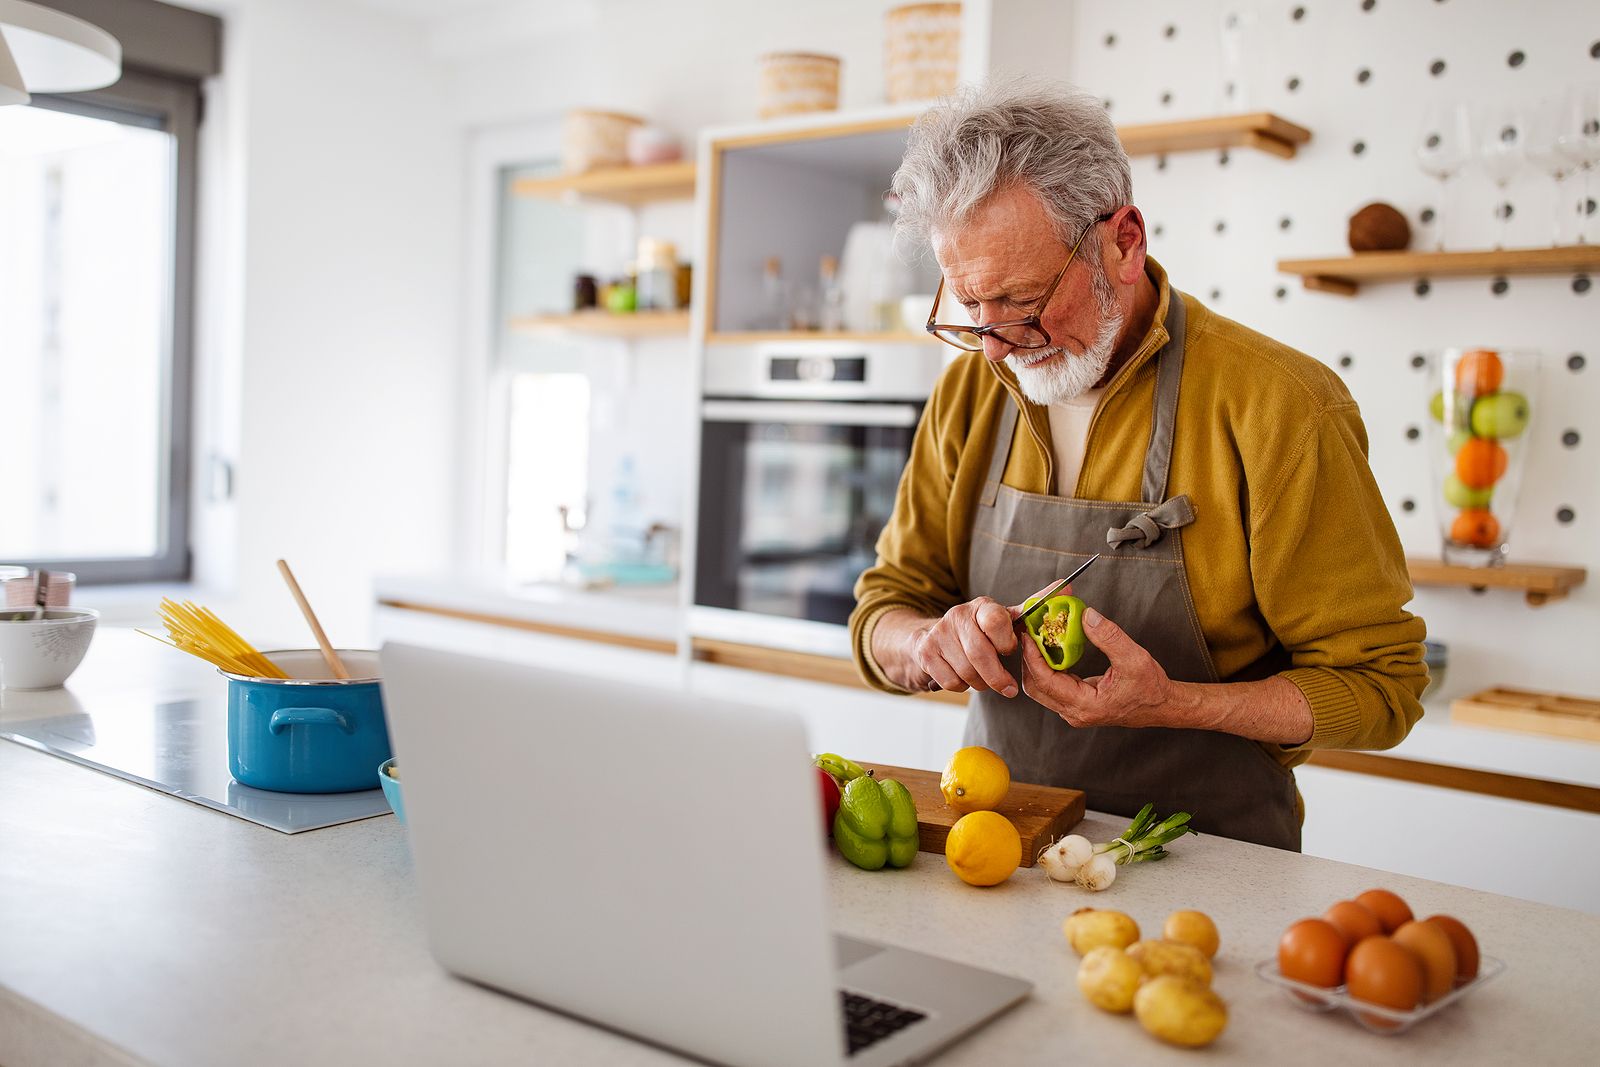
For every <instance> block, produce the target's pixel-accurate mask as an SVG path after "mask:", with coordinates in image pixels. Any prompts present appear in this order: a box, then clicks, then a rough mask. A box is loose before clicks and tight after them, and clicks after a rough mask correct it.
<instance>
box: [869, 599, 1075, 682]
mask: <svg viewBox="0 0 1600 1067" xmlns="http://www.w3.org/2000/svg"><path fill="white" fill-rule="evenodd" d="M1053 584H1055V583H1053V582H1052V583H1051V585H1053ZM1049 588H1050V586H1049V585H1046V586H1044V587H1043V588H1041V589H1040V590H1039V592H1040V593H1042V592H1044V591H1045V590H1046V589H1049ZM1061 592H1063V593H1068V592H1071V586H1068V587H1066V588H1064V589H1062V590H1061ZM1034 595H1035V596H1037V595H1038V594H1037V593H1036V594H1034ZM1021 617H1022V605H1021V604H1013V605H1011V606H1010V607H1007V606H1006V605H1004V604H1002V603H1000V602H999V601H998V600H995V599H993V598H991V597H986V596H981V597H978V598H977V599H976V600H969V601H967V602H966V603H965V604H957V605H956V606H955V607H953V608H951V609H950V610H949V611H947V612H945V613H944V614H943V615H942V616H940V617H939V618H937V619H924V618H918V617H917V616H916V615H914V614H913V613H911V612H904V613H902V612H891V613H890V614H888V615H885V616H884V617H883V618H882V619H880V620H879V621H878V625H877V628H876V629H875V630H874V631H873V635H872V643H873V651H874V655H875V657H876V658H877V660H878V662H879V664H880V665H881V666H882V667H883V668H884V670H885V673H887V674H888V675H889V677H890V678H891V680H893V681H894V682H895V683H896V684H898V685H901V686H904V687H905V688H907V689H913V690H920V691H924V692H925V691H927V690H931V689H944V690H947V691H948V692H951V693H964V692H966V691H967V690H968V689H976V690H979V691H980V692H989V691H993V692H996V693H999V694H1000V695H1001V696H1003V697H1014V696H1016V695H1017V683H1016V680H1015V679H1014V678H1012V677H1011V672H1010V671H1007V670H1006V669H1005V667H1004V666H1002V665H1001V663H1000V657H1001V656H1008V655H1010V654H1011V653H1013V652H1015V651H1016V650H1017V629H1016V622H1017V620H1018V619H1019V618H1021ZM1024 644H1032V642H1031V641H1027V642H1024ZM1034 654H1035V655H1037V654H1038V649H1034ZM1047 669H1048V668H1047Z"/></svg>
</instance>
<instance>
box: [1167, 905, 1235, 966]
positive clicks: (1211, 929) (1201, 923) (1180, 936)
mask: <svg viewBox="0 0 1600 1067" xmlns="http://www.w3.org/2000/svg"><path fill="white" fill-rule="evenodd" d="M1161 936H1162V937H1163V938H1165V939H1166V940H1168V941H1181V942H1183V943H1184V944H1186V945H1193V946H1194V947H1195V948H1197V949H1199V950H1200V951H1201V952H1204V953H1205V954H1206V959H1210V958H1211V957H1213V956H1215V955H1216V954H1217V949H1218V948H1219V947H1220V946H1221V944H1222V938H1221V937H1220V935H1218V933H1217V924H1216V923H1214V922H1212V921H1211V916H1209V915H1207V914H1206V913H1205V912H1203V911H1175V912H1173V913H1172V914H1171V915H1168V916H1167V922H1166V925H1164V926H1163V927H1162V928H1161Z"/></svg>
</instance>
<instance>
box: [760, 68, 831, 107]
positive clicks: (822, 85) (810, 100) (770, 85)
mask: <svg viewBox="0 0 1600 1067" xmlns="http://www.w3.org/2000/svg"><path fill="white" fill-rule="evenodd" d="M838 109H839V57H838V56H823V55H816V54H814V53H811V52H769V53H767V54H766V55H764V56H762V57H761V95H760V103H759V106H758V111H757V113H758V114H760V116H761V117H762V118H764V119H770V118H774V117H776V116H778V115H802V114H805V113H806V112H809V111H837V110H838Z"/></svg>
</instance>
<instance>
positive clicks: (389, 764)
mask: <svg viewBox="0 0 1600 1067" xmlns="http://www.w3.org/2000/svg"><path fill="white" fill-rule="evenodd" d="M393 769H394V759H393V757H391V758H389V759H386V760H384V761H383V762H382V763H381V764H379V765H378V783H379V784H380V785H382V786H383V798H384V799H385V800H387V801H388V802H389V806H390V807H391V808H393V809H394V817H395V818H397V819H399V820H400V822H401V823H402V824H403V823H404V822H405V821H406V805H405V801H404V800H403V799H402V798H401V796H400V779H398V778H394V777H391V776H390V774H389V772H390V771H391V770H393Z"/></svg>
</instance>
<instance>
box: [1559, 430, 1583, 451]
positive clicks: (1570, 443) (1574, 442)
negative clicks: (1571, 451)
mask: <svg viewBox="0 0 1600 1067" xmlns="http://www.w3.org/2000/svg"><path fill="white" fill-rule="evenodd" d="M1582 440H1583V438H1582V437H1580V436H1578V431H1577V430H1568V431H1567V432H1566V433H1564V434H1562V435H1561V443H1562V444H1564V445H1566V446H1567V447H1568V448H1577V447H1578V442H1580V441H1582Z"/></svg>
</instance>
